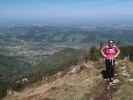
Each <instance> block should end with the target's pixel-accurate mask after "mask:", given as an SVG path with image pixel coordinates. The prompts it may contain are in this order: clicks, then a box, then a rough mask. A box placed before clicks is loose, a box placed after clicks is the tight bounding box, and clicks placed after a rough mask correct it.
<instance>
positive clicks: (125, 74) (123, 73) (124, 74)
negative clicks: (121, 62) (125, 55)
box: [122, 72, 130, 77]
mask: <svg viewBox="0 0 133 100" xmlns="http://www.w3.org/2000/svg"><path fill="white" fill-rule="evenodd" d="M122 75H123V76H125V77H130V74H128V72H122Z"/></svg>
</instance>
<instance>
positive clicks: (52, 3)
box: [0, 0, 133, 22]
mask: <svg viewBox="0 0 133 100" xmlns="http://www.w3.org/2000/svg"><path fill="white" fill-rule="evenodd" d="M132 17H133V0H0V20H2V21H3V22H4V20H5V21H7V20H8V21H11V20H12V21H13V20H17V21H19V20H25V21H26V20H34V21H35V20H36V21H37V20H50V21H55V20H56V21H57V20H74V19H78V20H83V19H84V20H92V19H93V20H129V19H131V18H132Z"/></svg>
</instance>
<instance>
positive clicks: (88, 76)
mask: <svg viewBox="0 0 133 100" xmlns="http://www.w3.org/2000/svg"><path fill="white" fill-rule="evenodd" d="M132 66H133V63H132V62H129V61H127V60H125V61H124V60H121V61H118V62H117V64H116V69H117V70H116V71H117V73H118V76H117V79H118V80H119V82H118V83H117V84H115V85H114V86H112V89H111V90H110V91H111V94H109V91H108V90H107V87H108V86H107V82H106V81H104V80H103V78H102V75H101V73H100V72H101V71H102V70H103V69H104V65H103V62H95V63H94V62H91V61H88V62H87V63H81V64H79V65H76V66H72V67H71V68H70V69H69V71H64V72H63V71H62V72H58V73H56V74H55V75H53V76H50V78H47V79H45V80H42V81H41V82H39V83H38V84H37V83H36V84H34V85H32V86H31V87H28V88H26V89H25V90H23V91H21V92H14V93H13V94H12V95H8V96H7V97H6V98H4V99H3V100H110V99H108V95H111V97H112V99H111V100H132V98H133V92H132V89H133V87H132V85H133V75H132V74H133V68H132Z"/></svg>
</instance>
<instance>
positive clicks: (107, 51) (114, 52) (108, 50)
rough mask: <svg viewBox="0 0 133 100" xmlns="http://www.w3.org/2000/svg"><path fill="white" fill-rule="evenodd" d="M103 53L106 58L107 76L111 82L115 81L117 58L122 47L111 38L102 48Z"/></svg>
mask: <svg viewBox="0 0 133 100" xmlns="http://www.w3.org/2000/svg"><path fill="white" fill-rule="evenodd" d="M101 54H102V56H103V57H104V59H105V64H106V74H107V78H108V79H109V81H110V82H113V80H114V67H115V60H116V58H117V57H118V55H119V54H120V49H119V48H118V47H117V46H116V45H115V42H114V41H113V40H109V41H108V44H107V45H105V46H103V47H102V48H101Z"/></svg>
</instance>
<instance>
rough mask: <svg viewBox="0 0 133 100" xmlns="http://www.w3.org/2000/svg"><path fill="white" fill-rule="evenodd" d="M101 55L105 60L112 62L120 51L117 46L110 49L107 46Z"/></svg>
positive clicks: (103, 48)
mask: <svg viewBox="0 0 133 100" xmlns="http://www.w3.org/2000/svg"><path fill="white" fill-rule="evenodd" d="M101 53H102V55H103V57H104V58H105V59H108V60H112V59H115V58H116V57H118V55H119V53H120V50H119V48H118V47H117V46H115V45H114V46H113V47H109V46H108V45H107V46H104V47H102V49H101Z"/></svg>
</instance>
